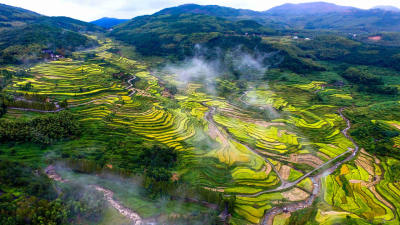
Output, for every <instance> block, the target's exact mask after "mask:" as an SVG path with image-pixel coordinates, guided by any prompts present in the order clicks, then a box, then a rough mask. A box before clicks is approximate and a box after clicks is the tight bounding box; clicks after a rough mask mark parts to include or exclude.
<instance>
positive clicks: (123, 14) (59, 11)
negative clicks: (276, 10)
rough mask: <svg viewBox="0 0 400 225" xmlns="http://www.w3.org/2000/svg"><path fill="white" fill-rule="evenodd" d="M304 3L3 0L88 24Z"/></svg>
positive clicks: (398, 2)
mask: <svg viewBox="0 0 400 225" xmlns="http://www.w3.org/2000/svg"><path fill="white" fill-rule="evenodd" d="M314 1H317V0H314ZM301 2H313V0H0V3H4V4H8V5H13V6H18V7H22V8H25V9H29V10H32V11H35V12H38V13H41V14H44V15H48V16H68V17H72V18H76V19H80V20H84V21H92V20H95V19H99V18H101V17H105V16H107V17H116V18H133V17H135V16H139V15H145V14H152V13H154V12H157V11H159V10H161V9H163V8H166V7H172V6H177V5H180V4H186V3H196V4H202V5H210V4H212V5H221V6H229V7H234V8H243V9H252V10H257V11H264V10H268V9H270V8H272V7H274V6H277V5H281V4H284V3H301ZM327 2H332V3H336V4H338V5H347V6H355V7H358V8H363V9H369V8H371V7H373V6H376V5H393V6H396V7H399V8H400V0H327Z"/></svg>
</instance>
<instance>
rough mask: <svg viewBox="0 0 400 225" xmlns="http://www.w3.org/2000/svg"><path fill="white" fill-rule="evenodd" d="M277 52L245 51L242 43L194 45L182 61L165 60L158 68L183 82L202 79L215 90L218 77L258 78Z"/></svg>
mask: <svg viewBox="0 0 400 225" xmlns="http://www.w3.org/2000/svg"><path fill="white" fill-rule="evenodd" d="M277 56H278V52H269V53H264V52H259V51H257V50H252V51H248V50H247V49H245V48H244V47H242V46H237V47H235V48H233V49H228V50H222V49H220V48H214V49H209V48H207V47H203V46H201V45H196V47H195V53H194V56H192V57H189V58H186V59H185V60H183V61H182V62H178V63H168V64H167V65H165V66H164V67H163V68H162V69H161V72H163V73H167V74H172V75H175V76H176V79H177V80H178V81H180V82H181V83H182V84H184V85H186V84H187V83H189V82H202V83H203V84H205V87H206V88H207V90H208V91H209V92H210V93H212V94H215V81H216V79H217V78H220V79H232V80H243V81H252V80H260V79H262V78H263V77H264V75H265V73H266V72H267V71H268V69H269V68H270V67H272V66H276V65H277V64H278V63H279V57H277Z"/></svg>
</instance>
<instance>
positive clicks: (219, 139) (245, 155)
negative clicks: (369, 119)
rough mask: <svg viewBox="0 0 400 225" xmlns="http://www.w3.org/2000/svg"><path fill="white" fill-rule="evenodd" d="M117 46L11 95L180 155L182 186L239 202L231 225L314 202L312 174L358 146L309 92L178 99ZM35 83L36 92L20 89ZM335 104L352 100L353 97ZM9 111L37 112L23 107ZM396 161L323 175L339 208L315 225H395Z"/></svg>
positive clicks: (315, 88)
mask: <svg viewBox="0 0 400 225" xmlns="http://www.w3.org/2000/svg"><path fill="white" fill-rule="evenodd" d="M115 45H116V44H115V43H113V42H111V41H110V40H106V41H104V42H103V43H102V46H101V47H99V48H97V49H93V50H90V51H85V52H77V53H75V58H79V57H83V56H85V54H88V53H90V54H94V55H95V56H93V60H90V61H85V62H84V61H80V60H77V59H76V60H73V59H65V60H61V61H54V62H47V63H41V64H38V65H36V66H34V67H32V68H31V69H30V73H31V74H32V76H31V77H25V78H18V79H16V80H14V83H13V84H12V86H11V87H10V88H8V89H7V90H6V91H7V92H9V93H13V94H26V93H28V94H38V95H45V96H48V97H49V98H50V100H51V101H52V102H61V101H64V100H66V101H67V102H68V107H69V110H70V111H71V112H73V113H75V114H76V115H78V117H79V118H80V121H81V122H82V124H83V126H84V127H85V128H86V129H88V130H90V129H94V128H96V127H97V126H98V124H102V125H104V127H105V128H103V129H104V131H103V132H104V134H105V135H109V136H112V137H121V138H122V137H125V136H129V133H131V134H136V135H140V136H141V137H143V138H144V139H145V140H148V141H156V142H160V143H162V144H165V145H167V146H169V147H171V148H174V149H176V150H178V151H179V152H180V153H182V162H183V163H182V164H183V165H184V166H181V167H180V168H179V169H178V171H176V176H178V177H179V179H182V180H183V181H184V182H188V183H190V184H191V185H193V186H196V187H200V188H203V189H206V190H209V191H213V192H216V193H218V194H220V195H221V196H224V197H225V198H229V197H235V201H234V206H233V210H232V218H231V221H230V222H231V223H232V224H258V223H261V222H262V221H263V219H264V216H265V213H266V212H267V211H269V210H271V209H274V208H276V207H281V206H285V205H292V204H297V203H299V204H301V203H304V202H306V201H308V199H310V198H311V197H313V195H315V194H314V192H315V190H317V188H318V184H317V183H316V182H315V181H314V180H313V179H311V177H310V176H311V174H312V173H313V172H320V171H319V170H320V169H321V170H322V169H323V168H324V166H332V165H330V163H333V162H336V161H334V160H335V159H336V158H338V157H339V158H340V156H347V155H346V154H351V152H352V151H351V150H352V149H354V148H355V146H354V145H353V143H352V141H351V140H349V139H348V138H346V136H345V135H344V134H343V133H342V132H341V131H342V130H343V129H344V128H345V127H346V123H345V121H343V118H342V117H341V116H340V115H339V114H338V113H337V112H338V110H339V107H337V106H332V105H310V104H309V102H308V100H309V99H307V98H306V97H304V96H306V95H304V96H303V95H300V96H290V95H289V96H287V95H286V96H285V95H283V94H282V93H279V90H278V91H277V92H273V91H271V90H270V89H269V88H268V87H265V86H261V85H260V86H258V87H254V88H253V89H251V90H249V91H247V92H245V93H244V94H243V95H242V96H240V97H237V98H236V99H235V100H233V101H232V100H227V99H225V98H222V97H216V96H213V95H211V94H207V93H205V92H203V91H201V90H203V89H204V88H205V87H204V85H202V84H200V83H195V82H189V83H187V84H186V85H185V86H183V87H181V88H180V90H179V92H178V94H176V95H175V96H174V100H176V102H173V100H171V99H169V98H167V97H164V96H163V94H162V92H163V91H164V88H163V87H162V85H160V82H159V78H157V76H156V75H158V76H161V75H159V74H152V73H150V72H149V68H148V67H147V66H146V64H145V63H141V62H138V61H135V60H132V59H127V58H124V57H121V56H120V55H117V54H114V53H111V52H109V51H107V50H109V49H110V48H113V47H115ZM110 65H112V66H110ZM120 71H124V72H126V73H127V74H129V75H130V77H131V78H132V81H133V80H134V79H136V78H137V79H140V82H139V84H135V85H133V84H132V83H129V84H128V83H126V81H124V80H117V79H113V78H112V77H113V74H114V73H119V72H120ZM167 76H168V77H169V78H171V77H173V75H167ZM172 82H175V81H172ZM221 82H222V81H221ZM27 83H31V84H32V88H31V89H30V90H28V91H26V90H22V89H21V87H22V86H24V85H25V84H27ZM222 85H227V86H229V85H231V84H230V83H228V82H222ZM251 85H252V86H256V84H251ZM325 85H326V83H324V82H312V83H310V84H302V85H293V87H291V88H296V89H299V90H302V91H304V92H305V93H315V92H322V91H326V90H325V89H324V88H325ZM237 91H238V90H237ZM283 96H285V97H283ZM333 97H335V98H342V99H347V100H349V99H351V96H349V95H346V94H337V95H334V96H333ZM166 103H168V104H172V103H173V104H176V105H175V107H168V104H166ZM240 104H243V105H245V106H248V107H255V108H258V110H259V111H258V112H254V111H252V110H251V109H247V108H246V107H240ZM260 111H261V112H268V113H269V115H270V116H271V118H270V120H267V119H265V118H260V117H259V116H258V117H257V115H256V114H257V113H258V114H259V112H260ZM11 114H12V115H14V116H29V115H30V113H29V112H21V111H18V110H11ZM6 116H10V114H8V115H6ZM33 116H34V115H33ZM393 124H397V123H394V122H393ZM397 125H398V124H397ZM397 125H395V126H397ZM396 138H397V139H396ZM396 138H395V142H396V143H398V137H396ZM107 141H108V140H105V139H104V138H103V139H101V138H99V137H96V136H93V137H91V140H90V141H89V140H86V143H85V144H84V145H82V143H80V145H79V146H80V148H82V149H85V150H82V151H86V152H85V153H87V154H90V153H91V152H92V151H93V149H95V148H96V147H94V146H98V145H102V146H103V145H105V144H106V143H107ZM77 142H79V140H78V141H77ZM71 146H74V145H71ZM399 146H400V143H399ZM71 148H72V147H71ZM80 150H81V149H78V151H80ZM117 160H118V159H115V161H117ZM393 163H396V162H394V161H391V160H387V161H382V162H381V161H379V160H378V159H376V158H374V157H373V156H371V155H368V154H367V153H366V152H362V153H361V154H360V155H359V156H358V157H357V160H356V161H355V162H354V163H346V164H344V165H342V166H341V167H340V169H339V171H337V172H335V173H334V174H332V175H328V176H326V177H325V178H323V179H322V189H321V190H322V191H321V193H322V194H323V201H324V202H325V203H326V204H327V205H329V206H330V207H331V208H329V210H325V209H324V210H322V209H321V210H319V211H318V213H317V216H316V220H317V221H318V222H320V223H321V224H334V223H338V222H339V221H343V219H346V218H347V217H351V218H354V219H356V220H359V221H360V223H359V224H363V223H365V224H367V223H368V222H374V223H375V222H376V223H379V222H382V221H383V222H385V223H387V224H397V223H396V221H397V218H398V215H399V213H400V212H399V211H398V210H399V209H400V203H399V201H398V199H400V196H399V195H400V194H399V193H400V186H399V184H398V183H393V182H391V181H390V179H389V177H388V175H387V174H386V173H384V171H386V170H387V167H388V166H390V165H391V164H393ZM308 173H309V175H306V174H308ZM287 216H288V215H287V214H280V215H278V216H276V218H275V222H274V224H286V223H287V221H288V220H287V219H288V217H287Z"/></svg>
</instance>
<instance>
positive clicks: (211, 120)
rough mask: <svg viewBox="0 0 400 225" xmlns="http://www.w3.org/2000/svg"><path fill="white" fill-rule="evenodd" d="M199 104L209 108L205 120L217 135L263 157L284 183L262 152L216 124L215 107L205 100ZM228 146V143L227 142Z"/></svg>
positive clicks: (282, 182) (283, 181) (282, 181)
mask: <svg viewBox="0 0 400 225" xmlns="http://www.w3.org/2000/svg"><path fill="white" fill-rule="evenodd" d="M201 104H202V105H203V106H205V107H208V108H209V111H208V112H206V116H205V119H206V120H207V122H208V123H209V124H211V125H212V127H213V129H214V130H216V132H217V133H219V135H221V136H223V137H222V140H224V142H226V143H228V140H231V141H233V142H236V143H238V144H241V145H243V146H245V147H246V148H247V149H248V150H249V151H251V152H253V153H254V154H256V155H258V156H260V157H261V158H263V159H264V160H265V161H266V162H267V163H268V164H269V165H270V166H271V167H272V169H273V170H274V172H275V173H276V175H277V176H278V178H279V180H280V181H281V184H284V183H285V180H284V179H282V177H281V174H280V173H279V171H278V170H277V169H276V167H275V165H274V164H273V163H272V162H271V161H269V159H268V158H265V156H264V155H263V154H261V153H260V152H258V151H256V150H254V149H253V148H251V147H250V146H248V145H247V144H245V143H243V142H240V141H238V140H236V139H235V138H233V137H232V135H231V134H230V132H229V130H228V129H227V128H226V127H224V126H221V125H220V124H218V123H217V122H216V121H215V120H214V118H213V116H214V114H215V113H216V112H217V109H216V108H215V107H212V106H209V105H207V104H206V103H205V102H202V103H201ZM217 124H218V125H219V126H220V127H222V128H223V129H224V130H225V132H226V133H227V136H226V135H223V133H222V132H221V131H220V130H219V129H218V126H217ZM228 146H229V143H228Z"/></svg>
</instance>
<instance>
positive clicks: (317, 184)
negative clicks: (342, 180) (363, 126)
mask: <svg viewBox="0 0 400 225" xmlns="http://www.w3.org/2000/svg"><path fill="white" fill-rule="evenodd" d="M246 94H247V92H246V93H244V94H243V95H242V96H241V97H240V101H242V102H243V103H245V102H244V101H243V99H242V98H243V97H244V96H245V95H246ZM245 104H246V103H245ZM203 105H205V106H207V105H206V104H205V103H203ZM207 107H208V108H209V109H210V110H209V114H207V116H206V120H207V121H208V122H209V123H213V124H217V123H216V122H215V121H214V119H213V114H214V113H215V112H216V109H215V108H214V107H209V106H207ZM343 110H344V108H341V109H339V110H338V113H339V115H340V117H341V118H342V119H343V120H344V121H345V122H346V128H344V129H343V130H342V131H341V132H342V134H343V135H344V136H345V137H346V138H347V139H348V140H349V141H350V142H351V143H352V144H353V146H354V149H350V148H349V149H348V151H346V152H344V153H342V154H340V155H338V156H336V157H335V158H332V159H330V160H329V161H327V162H326V163H324V164H321V165H320V166H318V167H316V168H315V169H313V170H312V171H310V172H308V173H306V174H304V175H303V176H302V177H301V178H299V179H298V180H296V181H294V182H282V183H281V185H280V186H279V187H277V188H275V189H272V190H267V191H262V192H259V193H255V194H251V195H238V196H243V197H257V196H260V195H262V194H265V193H271V192H279V191H283V190H287V189H290V188H293V187H295V186H296V185H297V184H299V183H300V182H301V181H303V180H304V179H306V178H310V179H311V181H312V183H313V186H314V188H313V191H312V193H311V195H310V196H309V197H308V198H307V199H306V200H304V201H301V202H296V203H293V204H289V205H286V206H280V207H274V208H272V209H271V210H269V211H267V212H266V214H265V216H264V219H263V222H262V224H272V223H273V219H274V217H275V215H278V214H280V213H288V212H295V211H297V210H300V209H304V208H307V207H310V206H311V205H312V203H313V202H314V200H315V198H316V197H317V196H318V195H319V193H320V189H321V178H322V177H324V176H327V175H329V174H331V173H333V172H334V171H335V170H337V169H338V168H339V166H341V165H343V164H344V163H346V162H348V161H350V160H352V159H353V158H354V157H355V156H356V155H357V153H358V151H359V147H358V145H357V143H356V142H355V141H354V140H353V139H352V138H351V137H350V135H349V134H348V131H349V129H350V128H351V123H350V120H349V119H347V118H346V117H345V116H344V115H343ZM219 125H220V124H219ZM220 126H221V125H220ZM221 127H222V128H223V129H225V131H226V133H227V134H228V135H229V136H228V138H229V139H231V140H232V141H236V140H235V139H234V138H233V137H232V135H231V134H230V133H229V131H228V129H227V128H226V127H223V126H221ZM236 142H239V141H236ZM239 143H240V142H239ZM241 144H243V145H244V146H246V147H247V148H248V149H249V150H251V151H252V152H254V153H256V154H257V155H260V156H263V154H260V152H258V151H256V150H253V149H252V148H250V147H249V146H247V145H245V144H244V143H241ZM349 153H351V155H349V156H348V157H347V158H345V159H344V160H342V161H340V162H337V163H336V164H335V165H333V166H331V167H329V168H327V169H324V170H321V169H323V168H324V167H327V166H329V165H330V164H332V163H334V162H335V161H336V160H338V159H339V158H341V157H344V156H346V155H347V154H349ZM263 158H264V157H263ZM264 159H266V158H264ZM266 160H267V161H268V162H269V160H268V159H266ZM273 168H274V171H275V172H276V173H277V174H278V176H279V178H280V179H281V181H283V179H282V178H281V177H280V174H279V172H278V171H277V170H276V169H275V166H273ZM320 170H321V171H320ZM317 172H318V174H317V175H315V176H312V174H314V173H317Z"/></svg>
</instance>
